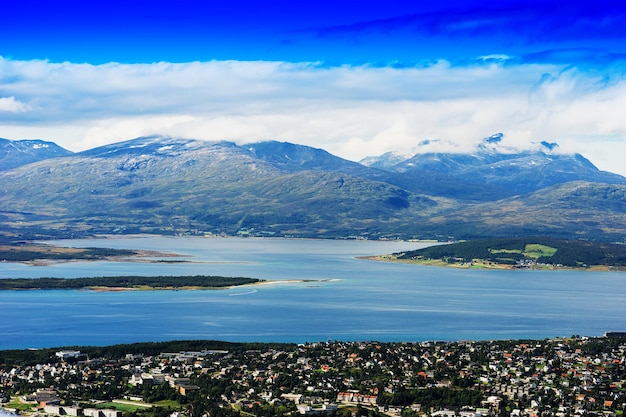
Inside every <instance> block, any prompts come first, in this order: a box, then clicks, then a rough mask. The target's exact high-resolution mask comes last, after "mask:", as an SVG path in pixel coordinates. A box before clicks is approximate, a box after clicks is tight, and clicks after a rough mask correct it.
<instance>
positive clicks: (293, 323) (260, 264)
mask: <svg viewBox="0 0 626 417" xmlns="http://www.w3.org/2000/svg"><path fill="white" fill-rule="evenodd" d="M56 243H57V244H62V245H64V246H74V247H85V246H101V247H112V248H130V249H151V250H159V251H170V252H173V253H177V254H183V255H186V257H185V259H186V260H188V261H190V262H187V263H181V264H172V263H166V264H164V263H137V262H112V263H111V262H69V263H60V264H55V265H49V266H27V265H22V264H11V263H3V264H0V278H16V277H69V278H73V277H87V276H105V275H196V274H206V275H223V276H246V277H252V278H262V279H266V280H272V281H276V282H272V283H269V284H264V285H255V286H245V287H236V288H232V289H225V290H199V291H123V292H95V291H74V290H39V291H0V349H14V348H29V347H57V346H69V345H107V344H116V343H129V342H139V341H162V340H172V339H219V340H228V341H263V342H269V341H276V342H306V341H320V340H328V339H330V340H379V341H421V340H460V339H480V340H486V339H510V338H515V339H518V338H535V339H540V338H547V337H555V336H571V335H573V334H579V335H587V336H597V335H601V334H603V333H604V332H605V331H618V330H619V331H624V330H626V302H625V301H626V274H625V273H616V272H587V271H584V272H581V271H486V270H459V269H448V268H436V267H425V266H417V265H407V264H398V263H389V262H376V261H370V260H365V259H359V258H357V256H362V255H376V254H385V253H392V252H398V251H403V250H408V249H416V248H419V247H423V246H425V244H422V243H415V242H413V243H411V242H372V241H335V240H328V241H326V240H293V239H245V238H210V239H209V238H165V237H140V238H119V239H99V240H72V241H61V242H56ZM157 259H161V258H160V257H157ZM303 280H307V281H303ZM308 280H312V281H308Z"/></svg>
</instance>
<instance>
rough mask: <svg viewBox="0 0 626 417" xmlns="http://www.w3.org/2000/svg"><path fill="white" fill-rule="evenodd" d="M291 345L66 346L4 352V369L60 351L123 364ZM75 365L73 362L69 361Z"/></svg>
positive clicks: (0, 363) (1, 355)
mask: <svg viewBox="0 0 626 417" xmlns="http://www.w3.org/2000/svg"><path fill="white" fill-rule="evenodd" d="M295 346H296V345H295V344H291V343H234V342H224V341H221V340H171V341H166V342H140V343H130V344H119V345H110V346H64V347H53V348H46V349H16V350H0V366H18V365H19V366H33V365H36V364H38V363H45V362H47V361H49V360H50V359H51V358H54V357H55V353H56V352H57V351H59V349H63V350H79V351H80V352H81V353H83V354H84V355H85V357H95V358H106V359H108V360H119V359H122V358H124V357H126V356H127V355H129V354H130V355H139V354H140V355H145V356H156V355H159V354H160V353H162V352H185V351H200V350H228V351H229V352H245V351H248V350H258V349H287V348H290V349H293V348H295ZM67 361H68V362H69V361H72V359H69V360H67Z"/></svg>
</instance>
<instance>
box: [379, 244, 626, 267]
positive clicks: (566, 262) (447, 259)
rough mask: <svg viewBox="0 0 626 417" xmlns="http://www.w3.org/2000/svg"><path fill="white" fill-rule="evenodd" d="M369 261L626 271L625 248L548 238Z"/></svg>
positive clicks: (444, 247)
mask: <svg viewBox="0 0 626 417" xmlns="http://www.w3.org/2000/svg"><path fill="white" fill-rule="evenodd" d="M370 259H375V260H382V261H398V262H414V263H419V264H423V265H432V266H447V267H456V268H485V269H566V268H569V269H571V268H576V269H593V270H612V271H626V245H621V244H612V243H601V242H589V241H578V240H560V239H552V238H546V237H519V238H494V239H477V240H471V241H465V242H457V243H451V244H444V245H435V246H429V247H427V248H422V249H418V250H414V251H407V252H402V253H394V254H391V255H382V256H376V257H372V258H370Z"/></svg>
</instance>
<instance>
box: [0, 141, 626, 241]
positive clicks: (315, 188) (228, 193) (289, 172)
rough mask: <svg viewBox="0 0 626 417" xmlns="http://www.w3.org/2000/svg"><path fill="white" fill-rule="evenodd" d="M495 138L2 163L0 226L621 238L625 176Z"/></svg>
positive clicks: (132, 149) (72, 230)
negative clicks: (368, 154) (438, 146)
mask: <svg viewBox="0 0 626 417" xmlns="http://www.w3.org/2000/svg"><path fill="white" fill-rule="evenodd" d="M497 142H498V141H497V137H495V135H494V136H492V137H490V138H487V139H486V140H485V141H484V143H485V150H484V153H485V154H487V153H488V154H489V156H488V157H487V156H485V157H484V161H483V163H480V157H477V156H475V155H474V156H473V155H457V156H451V155H452V154H446V155H444V154H438V155H437V158H439V165H436V166H434V165H433V168H432V169H430V170H426V169H423V168H419V169H414V167H415V166H417V165H419V164H418V162H420V160H419V155H415V156H413V157H411V158H409V159H405V160H404V162H406V161H407V160H412V163H414V165H413V166H412V167H409V166H408V165H407V164H404V165H403V167H406V169H404V168H402V166H401V168H402V169H395V170H394V169H390V168H386V169H383V168H381V167H380V166H379V167H372V166H366V165H363V164H359V163H357V162H352V161H348V160H345V159H343V158H340V157H337V156H335V155H332V154H330V153H328V152H327V151H325V150H323V149H318V148H313V147H308V146H304V145H296V144H293V143H289V142H277V141H264V142H256V143H248V144H243V145H238V144H235V143H233V142H228V141H213V142H208V141H201V140H195V139H180V138H171V137H162V136H148V137H141V138H136V139H131V140H128V141H124V142H118V143H113V144H109V145H105V146H101V147H97V148H93V149H89V150H86V151H82V152H78V153H71V154H67V155H63V157H51V158H47V159H42V160H38V161H35V162H32V163H29V164H25V165H22V166H18V167H15V168H12V169H6V170H3V171H0V190H1V192H0V220H1V221H2V224H3V228H2V230H0V232H1V233H2V235H4V236H5V237H6V238H9V237H36V238H40V237H51V236H53V237H72V236H89V235H93V234H101V233H107V234H108V233H114V234H115V233H156V234H199V235H205V234H226V235H244V236H248V235H254V236H292V237H321V238H346V237H351V238H366V239H381V238H385V239H396V238H401V239H427V238H428V239H433V238H434V239H440V240H448V239H459V238H463V239H465V238H471V237H492V236H500V235H506V234H507V233H509V234H513V235H529V234H532V235H546V236H551V235H554V237H569V238H583V239H592V240H610V241H623V240H624V236H626V217H625V216H624V213H626V205H625V204H624V201H626V178H624V177H622V176H619V175H617V174H612V173H605V172H604V171H600V170H598V169H597V168H596V167H595V166H594V165H593V164H592V163H591V162H590V161H588V160H587V159H586V158H584V157H583V156H582V155H576V154H574V155H563V154H554V153H553V152H552V150H553V149H554V148H555V147H556V146H557V145H556V144H549V143H547V142H546V144H541V145H540V146H541V147H542V148H543V149H542V150H539V151H528V152H525V153H524V152H522V153H518V154H502V153H500V152H499V151H498V150H497V146H495V145H497ZM68 152H69V151H68ZM433 155H434V154H426V156H424V157H423V158H424V159H422V160H421V162H420V163H422V165H423V166H427V165H428V164H431V165H432V164H435V162H436V161H435V157H434V156H433ZM392 156H393V155H392ZM444 156H445V157H444ZM372 160H374V158H372ZM374 162H375V161H374ZM402 163H403V162H400V163H399V164H402ZM399 164H396V165H399ZM409 168H410V169H409ZM435 168H436V169H435ZM539 213H541V214H542V216H543V217H541V216H539ZM498 219H500V220H498Z"/></svg>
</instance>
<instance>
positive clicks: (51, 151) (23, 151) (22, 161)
mask: <svg viewBox="0 0 626 417" xmlns="http://www.w3.org/2000/svg"><path fill="white" fill-rule="evenodd" d="M71 154H72V152H70V151H68V150H67V149H63V148H62V147H60V146H59V145H57V144H56V143H53V142H47V141H43V140H37V139H33V140H26V139H25V140H8V139H2V138H0V171H6V170H9V169H13V168H17V167H20V166H22V165H27V164H31V163H33V162H37V161H42V160H44V159H49V158H58V157H60V156H68V155H71Z"/></svg>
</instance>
